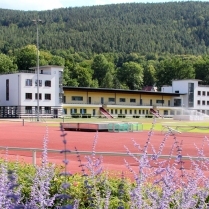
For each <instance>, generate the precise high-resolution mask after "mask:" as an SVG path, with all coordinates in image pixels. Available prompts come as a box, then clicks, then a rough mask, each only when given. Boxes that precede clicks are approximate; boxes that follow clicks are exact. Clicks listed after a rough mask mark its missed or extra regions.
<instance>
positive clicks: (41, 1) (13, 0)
mask: <svg viewBox="0 0 209 209" xmlns="http://www.w3.org/2000/svg"><path fill="white" fill-rule="evenodd" d="M61 7H63V5H62V3H61V1H60V0H6V1H5V0H0V8H3V9H14V10H26V11H27V10H51V9H55V8H61Z"/></svg>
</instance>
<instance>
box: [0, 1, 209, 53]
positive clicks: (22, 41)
mask: <svg viewBox="0 0 209 209" xmlns="http://www.w3.org/2000/svg"><path fill="white" fill-rule="evenodd" d="M38 16H39V18H40V19H42V20H43V22H44V23H43V24H42V25H40V27H39V39H40V40H39V42H40V48H41V49H42V50H43V49H45V50H49V51H53V50H57V49H63V50H68V49H71V50H75V51H82V52H90V53H92V52H96V53H103V52H125V53H130V52H138V53H141V54H147V53H158V54H161V53H172V54H204V53H206V52H209V2H169V3H147V4H142V3H131V4H115V5H104V6H91V7H80V8H63V9H56V10H50V11H41V12H34V11H33V12H31V11H28V12H25V11H15V10H6V9H0V51H1V52H3V53H7V52H8V50H10V49H16V48H19V47H22V46H25V45H28V44H36V27H35V25H34V23H33V22H32V20H33V19H35V18H37V17H38Z"/></svg>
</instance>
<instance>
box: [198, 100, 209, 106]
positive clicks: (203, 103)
mask: <svg viewBox="0 0 209 209" xmlns="http://www.w3.org/2000/svg"><path fill="white" fill-rule="evenodd" d="M197 104H198V105H201V101H200V100H197ZM206 104H207V105H209V101H204V100H202V105H206Z"/></svg>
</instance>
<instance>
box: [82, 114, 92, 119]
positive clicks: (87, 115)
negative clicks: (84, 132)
mask: <svg viewBox="0 0 209 209" xmlns="http://www.w3.org/2000/svg"><path fill="white" fill-rule="evenodd" d="M81 117H82V118H91V114H82V115H81Z"/></svg>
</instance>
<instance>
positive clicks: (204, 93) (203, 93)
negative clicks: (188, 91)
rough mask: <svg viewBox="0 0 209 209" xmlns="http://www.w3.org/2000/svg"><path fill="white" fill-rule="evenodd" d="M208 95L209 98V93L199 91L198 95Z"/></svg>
mask: <svg viewBox="0 0 209 209" xmlns="http://www.w3.org/2000/svg"><path fill="white" fill-rule="evenodd" d="M206 94H207V96H209V91H207V92H206V91H197V95H198V96H206Z"/></svg>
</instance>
